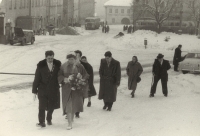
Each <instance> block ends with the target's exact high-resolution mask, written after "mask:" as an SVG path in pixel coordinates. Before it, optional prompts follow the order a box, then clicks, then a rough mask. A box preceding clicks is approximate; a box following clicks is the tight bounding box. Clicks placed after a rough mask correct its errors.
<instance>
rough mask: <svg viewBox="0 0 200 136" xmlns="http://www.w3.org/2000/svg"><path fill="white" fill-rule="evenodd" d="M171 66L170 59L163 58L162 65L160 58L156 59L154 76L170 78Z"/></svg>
mask: <svg viewBox="0 0 200 136" xmlns="http://www.w3.org/2000/svg"><path fill="white" fill-rule="evenodd" d="M170 68H171V66H170V63H169V61H168V60H164V59H163V63H162V65H161V64H160V62H159V61H158V59H155V61H154V64H153V69H152V72H153V74H154V76H158V77H160V78H162V79H164V80H168V74H167V71H168V70H169V69H170Z"/></svg>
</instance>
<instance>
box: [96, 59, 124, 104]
mask: <svg viewBox="0 0 200 136" xmlns="http://www.w3.org/2000/svg"><path fill="white" fill-rule="evenodd" d="M99 75H100V89H99V99H100V100H101V99H103V100H104V101H105V102H115V101H116V97H117V87H118V86H119V85H120V80H121V67H120V63H119V61H117V60H115V59H113V58H112V60H111V62H110V65H109V66H108V64H107V61H106V59H101V64H100V68H99Z"/></svg>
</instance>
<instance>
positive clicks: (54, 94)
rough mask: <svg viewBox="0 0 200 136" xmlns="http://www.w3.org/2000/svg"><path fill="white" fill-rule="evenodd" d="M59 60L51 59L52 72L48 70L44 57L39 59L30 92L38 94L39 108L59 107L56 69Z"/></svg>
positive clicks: (51, 108) (58, 68)
mask: <svg viewBox="0 0 200 136" xmlns="http://www.w3.org/2000/svg"><path fill="white" fill-rule="evenodd" d="M60 66H61V62H60V61H59V60H56V59H54V60H53V68H52V72H51V71H50V70H49V68H48V65H47V61H46V59H44V60H42V61H40V62H39V63H38V65H37V69H36V72H35V79H34V82H33V87H32V93H34V94H37V95H38V99H39V101H40V102H39V109H45V110H53V109H58V108H60V91H59V84H58V79H57V76H58V71H59V70H60Z"/></svg>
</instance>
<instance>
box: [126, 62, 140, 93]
mask: <svg viewBox="0 0 200 136" xmlns="http://www.w3.org/2000/svg"><path fill="white" fill-rule="evenodd" d="M142 72H143V68H142V66H141V64H140V63H139V62H135V63H134V62H133V61H130V62H129V63H128V65H127V68H126V73H127V75H128V89H129V90H134V91H135V90H136V87H137V78H138V77H139V76H140V75H141V74H142Z"/></svg>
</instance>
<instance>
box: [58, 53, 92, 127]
mask: <svg viewBox="0 0 200 136" xmlns="http://www.w3.org/2000/svg"><path fill="white" fill-rule="evenodd" d="M79 75H80V77H81V80H80V81H87V79H88V78H89V75H88V74H87V72H86V71H85V69H84V67H83V66H82V65H81V64H80V63H76V54H75V53H74V52H70V53H69V54H68V55H67V62H65V63H64V64H63V65H62V66H61V68H60V71H59V73H58V81H59V83H60V84H61V85H62V104H63V115H66V114H67V119H68V127H67V129H68V130H70V129H72V122H73V118H74V113H76V112H83V98H84V97H85V96H84V95H85V94H86V92H85V90H86V89H85V86H74V82H75V81H76V80H77V79H78V76H79ZM76 84H77V83H75V85H76ZM78 88H79V89H78Z"/></svg>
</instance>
